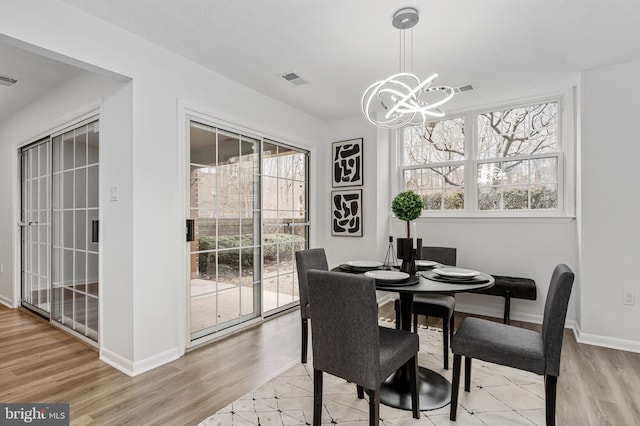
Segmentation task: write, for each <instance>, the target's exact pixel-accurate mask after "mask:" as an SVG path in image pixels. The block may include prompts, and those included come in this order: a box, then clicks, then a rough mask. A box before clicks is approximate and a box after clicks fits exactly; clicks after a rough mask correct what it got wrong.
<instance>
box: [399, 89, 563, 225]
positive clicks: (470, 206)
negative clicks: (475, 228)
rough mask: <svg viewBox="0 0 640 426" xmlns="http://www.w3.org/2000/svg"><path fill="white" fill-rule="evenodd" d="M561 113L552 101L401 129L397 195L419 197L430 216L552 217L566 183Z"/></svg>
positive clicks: (558, 207)
mask: <svg viewBox="0 0 640 426" xmlns="http://www.w3.org/2000/svg"><path fill="white" fill-rule="evenodd" d="M559 111H560V107H559V100H553V101H548V102H542V103H535V104H529V105H525V106H518V107H510V108H504V109H493V110H489V111H480V112H473V113H468V114H464V115H461V116H459V117H452V118H447V119H444V120H439V121H433V122H430V123H427V124H426V125H423V126H417V127H408V128H405V129H404V130H403V131H402V137H401V154H400V172H401V185H402V189H403V190H409V189H410V190H413V191H415V192H416V193H418V194H420V195H421V196H422V198H423V200H424V202H425V209H426V210H427V211H431V212H435V211H441V212H449V213H452V212H458V213H477V214H484V215H487V214H489V215H491V214H495V213H502V214H521V213H522V212H527V213H528V214H534V215H535V214H548V213H549V212H556V213H557V212H558V211H561V210H562V183H563V179H562V174H561V165H562V164H563V161H562V160H563V147H562V143H561V139H560V137H559V135H560V131H561V126H560V117H559ZM517 212H520V213H517Z"/></svg>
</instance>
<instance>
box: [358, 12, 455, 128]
mask: <svg viewBox="0 0 640 426" xmlns="http://www.w3.org/2000/svg"><path fill="white" fill-rule="evenodd" d="M418 20H419V17H418V11H417V10H416V9H414V8H412V7H406V8H403V9H400V10H398V11H397V12H396V13H395V14H394V15H393V20H392V21H391V22H392V24H393V26H394V27H395V28H397V29H399V30H401V31H400V72H399V73H397V74H394V75H392V76H391V77H388V78H386V79H384V80H380V81H377V82H375V83H373V84H372V85H371V86H369V87H368V88H367V90H365V91H364V94H363V95H362V112H363V113H364V116H365V117H366V118H367V120H369V121H370V122H371V123H372V124H375V125H376V126H379V127H386V128H390V129H395V128H399V127H404V126H418V125H422V124H426V122H427V120H428V117H443V116H444V111H442V110H441V109H440V108H439V107H440V106H441V105H442V104H444V103H446V102H448V101H449V100H450V99H451V98H452V97H453V94H454V89H453V88H451V87H447V86H435V85H433V83H434V82H435V80H436V78H437V77H438V74H432V75H431V76H430V77H428V78H427V79H425V80H424V81H422V82H421V81H420V79H419V78H418V77H417V76H416V75H415V74H413V73H412V72H407V71H406V66H407V54H406V50H407V49H406V45H407V43H406V35H405V30H407V29H410V28H413V27H414V26H415V25H416V24H417V23H418ZM409 57H410V67H411V68H412V67H413V30H412V31H411V52H410V55H409Z"/></svg>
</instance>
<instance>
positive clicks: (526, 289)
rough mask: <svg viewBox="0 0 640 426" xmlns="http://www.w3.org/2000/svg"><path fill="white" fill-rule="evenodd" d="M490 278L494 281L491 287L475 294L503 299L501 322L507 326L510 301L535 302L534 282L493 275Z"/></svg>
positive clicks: (526, 279)
mask: <svg viewBox="0 0 640 426" xmlns="http://www.w3.org/2000/svg"><path fill="white" fill-rule="evenodd" d="M492 276H493V278H495V280H496V283H495V284H494V285H493V287H490V288H488V289H486V290H483V291H480V292H477V293H478V294H488V295H490V296H501V297H504V318H503V320H502V322H503V323H504V324H509V320H510V315H511V299H514V298H515V299H526V300H536V298H537V291H536V282H535V281H534V280H532V279H530V278H518V277H505V276H502V275H493V274H492Z"/></svg>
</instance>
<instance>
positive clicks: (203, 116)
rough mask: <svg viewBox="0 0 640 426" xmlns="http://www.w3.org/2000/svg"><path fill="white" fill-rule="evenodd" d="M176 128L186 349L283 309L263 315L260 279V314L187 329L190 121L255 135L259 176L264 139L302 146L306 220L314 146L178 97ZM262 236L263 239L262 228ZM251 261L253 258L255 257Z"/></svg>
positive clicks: (262, 290)
mask: <svg viewBox="0 0 640 426" xmlns="http://www.w3.org/2000/svg"><path fill="white" fill-rule="evenodd" d="M178 111H179V114H178V132H179V143H178V153H177V157H178V171H179V176H181V177H182V181H181V182H182V183H181V184H180V185H181V199H180V200H179V209H180V216H179V217H180V218H181V220H180V221H179V224H178V228H177V232H178V234H179V235H180V241H181V242H182V244H184V245H182V247H183V249H182V253H183V255H182V256H181V259H182V265H181V270H182V271H183V274H182V277H183V278H182V280H183V283H184V289H183V290H182V291H181V294H180V295H179V298H178V300H179V302H180V303H181V306H180V307H179V309H180V310H181V311H182V313H183V315H182V317H183V319H184V327H182V330H181V333H183V335H182V340H183V341H184V342H185V349H186V350H187V351H188V350H191V349H194V348H196V347H198V346H200V345H202V344H206V343H209V342H212V341H215V340H218V339H220V338H223V337H225V336H227V335H229V334H233V333H235V332H238V331H240V330H243V329H246V328H249V327H251V326H253V325H256V324H260V323H261V322H263V321H264V320H265V319H268V318H273V317H275V316H277V315H278V314H280V313H282V312H283V311H277V312H275V311H274V312H271V313H270V315H269V316H265V313H264V306H263V305H264V301H263V300H262V299H263V297H262V293H263V292H264V288H263V285H264V283H263V282H261V284H260V292H261V297H260V299H261V300H260V306H259V309H260V312H259V315H258V316H257V317H256V318H253V319H250V320H247V321H244V322H241V323H239V324H236V325H233V326H230V327H228V328H225V329H223V330H220V331H217V332H215V333H213V334H208V335H205V336H202V337H199V338H197V339H193V340H192V339H191V329H190V304H191V292H190V285H189V284H188V283H189V278H190V263H191V262H190V256H189V249H188V247H187V244H186V238H185V235H186V226H185V224H186V220H187V219H188V218H189V212H188V202H189V196H190V194H189V188H188V182H189V172H190V171H189V165H188V164H187V160H188V158H189V149H190V146H189V140H190V139H189V131H190V124H189V123H190V122H191V121H195V122H198V123H202V124H205V125H208V126H212V127H215V128H219V129H224V130H226V131H230V132H237V133H239V134H242V135H245V136H248V137H252V138H255V139H258V140H259V141H260V144H259V147H260V166H259V167H260V170H259V175H260V179H262V146H263V143H264V141H265V140H271V141H276V142H278V143H281V144H283V145H286V146H290V147H292V148H295V149H300V150H303V151H305V152H306V153H307V163H306V164H307V170H306V173H307V185H308V193H307V200H306V206H307V221H308V222H309V223H311V220H310V219H311V210H310V206H311V201H310V200H311V193H312V192H313V191H312V190H311V186H310V185H309V181H308V179H309V177H310V176H311V173H310V167H311V163H312V161H311V158H312V155H313V152H314V149H312V148H311V147H309V146H305V145H302V144H298V143H294V142H292V141H290V140H287V139H285V138H281V137H278V136H273V135H271V134H268V133H266V132H261V131H257V130H253V129H252V128H250V127H245V126H243V125H240V124H235V123H233V122H230V121H227V120H224V119H221V118H219V117H218V115H217V113H216V112H213V111H209V110H208V109H207V108H204V107H201V106H199V105H195V104H191V103H188V102H184V101H181V100H179V101H178ZM261 186H262V181H260V187H261ZM262 197H263V194H262V190H261V189H260V190H259V196H258V199H257V201H256V202H257V203H259V205H260V209H262V204H263V203H262ZM262 220H263V219H262V217H261V223H260V227H261V228H262ZM311 234H312V230H311V227H309V228H308V232H307V244H310V238H311ZM261 239H262V231H261ZM263 244H264V241H261V242H260V246H261V247H262V246H263ZM262 250H263V249H262V248H261V256H259V257H260V259H259V262H260V271H264V264H263V256H262ZM254 261H256V260H255V259H254ZM263 280H264V277H261V281H263ZM295 306H297V304H295V303H294V304H291V305H290V306H287V307H286V308H284V309H286V310H288V309H292V308H294V307H295Z"/></svg>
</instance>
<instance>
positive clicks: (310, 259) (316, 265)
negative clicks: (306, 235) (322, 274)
mask: <svg viewBox="0 0 640 426" xmlns="http://www.w3.org/2000/svg"><path fill="white" fill-rule="evenodd" d="M296 269H297V270H298V293H299V294H300V317H301V319H302V351H301V356H300V358H301V362H302V363H303V364H306V363H307V348H308V347H309V318H311V309H310V307H309V287H308V285H307V271H309V270H310V269H318V270H321V271H328V270H329V264H328V263H327V255H326V254H325V252H324V249H323V248H313V249H308V250H300V251H297V252H296Z"/></svg>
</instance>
